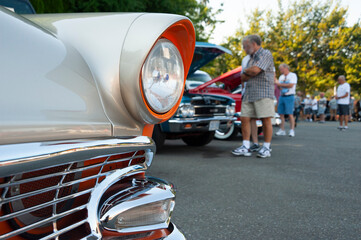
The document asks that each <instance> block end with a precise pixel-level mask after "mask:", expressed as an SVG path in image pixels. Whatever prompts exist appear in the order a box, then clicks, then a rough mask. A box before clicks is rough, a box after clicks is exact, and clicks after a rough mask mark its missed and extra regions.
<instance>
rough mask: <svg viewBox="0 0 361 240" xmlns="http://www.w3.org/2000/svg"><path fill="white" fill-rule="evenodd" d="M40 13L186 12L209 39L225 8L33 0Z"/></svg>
mask: <svg viewBox="0 0 361 240" xmlns="http://www.w3.org/2000/svg"><path fill="white" fill-rule="evenodd" d="M31 2H32V4H33V5H34V8H35V10H36V11H37V12H38V13H63V12H66V13H71V12H161V13H173V14H180V15H185V16H187V17H189V18H190V20H192V22H193V24H194V28H195V30H196V37H197V40H198V41H208V40H209V39H210V37H211V35H212V33H213V31H214V29H215V26H216V24H217V23H219V22H222V21H220V20H218V19H217V15H218V14H219V13H221V12H222V9H212V8H211V7H209V0H198V1H197V0H52V1H45V0H31Z"/></svg>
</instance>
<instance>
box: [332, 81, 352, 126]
mask: <svg viewBox="0 0 361 240" xmlns="http://www.w3.org/2000/svg"><path fill="white" fill-rule="evenodd" d="M337 81H338V83H339V85H338V87H337V92H336V100H337V108H338V112H339V115H340V117H339V120H340V125H339V126H338V129H339V130H346V129H348V126H347V123H348V116H349V104H350V92H351V87H350V84H348V83H347V82H346V78H345V76H344V75H340V76H339V77H338V78H337Z"/></svg>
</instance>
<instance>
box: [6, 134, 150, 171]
mask: <svg viewBox="0 0 361 240" xmlns="http://www.w3.org/2000/svg"><path fill="white" fill-rule="evenodd" d="M145 147H146V148H147V149H151V151H150V152H147V153H146V155H147V156H146V159H147V162H146V163H147V165H148V166H149V165H150V162H149V161H148V160H151V157H152V156H151V155H152V153H151V152H152V151H155V145H154V142H153V140H152V139H151V138H149V137H145V136H139V137H130V138H117V137H114V138H94V139H75V140H65V141H49V142H37V143H21V144H9V145H0V177H4V176H7V175H9V173H11V174H13V175H15V174H19V173H22V172H24V171H27V172H28V171H32V170H39V169H43V168H46V167H53V166H56V165H61V164H65V163H69V162H73V161H79V160H82V159H89V158H93V157H99V156H101V155H103V154H112V153H118V152H121V151H124V150H122V149H126V151H129V152H130V151H134V150H137V149H140V148H145Z"/></svg>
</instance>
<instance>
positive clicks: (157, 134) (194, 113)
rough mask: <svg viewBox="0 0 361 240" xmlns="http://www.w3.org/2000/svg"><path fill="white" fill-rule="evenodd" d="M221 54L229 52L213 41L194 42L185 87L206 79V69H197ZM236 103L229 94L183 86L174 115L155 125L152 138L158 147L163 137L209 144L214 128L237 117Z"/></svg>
mask: <svg viewBox="0 0 361 240" xmlns="http://www.w3.org/2000/svg"><path fill="white" fill-rule="evenodd" d="M224 53H228V54H231V51H229V50H228V49H226V48H224V47H222V46H218V45H215V44H211V43H203V42H196V47H195V51H194V56H193V60H192V64H191V67H190V70H189V73H188V77H187V81H186V86H187V85H189V84H191V83H194V82H197V81H198V80H199V79H202V80H203V79H207V80H209V79H210V77H209V75H208V74H207V73H206V74H207V75H208V76H206V77H203V76H204V74H203V73H205V72H200V71H199V69H200V68H201V67H203V66H204V65H206V64H207V63H209V62H210V61H212V60H213V59H215V58H216V57H217V56H219V55H221V54H224ZM197 70H198V71H197ZM198 76H200V77H198ZM202 80H201V81H200V82H201V83H202ZM235 106H236V104H235V101H234V99H233V98H232V97H229V96H225V95H222V94H213V93H212V94H208V93H194V92H191V90H189V89H185V92H184V94H183V98H182V101H181V104H180V106H179V108H178V111H177V112H176V114H175V115H173V117H172V118H171V119H169V120H168V121H166V122H164V123H161V124H159V125H156V126H155V127H154V131H153V139H154V141H155V143H156V145H157V148H158V149H160V148H161V147H162V146H163V144H164V142H165V140H166V139H182V140H183V141H184V142H185V143H186V144H187V145H189V146H203V145H206V144H208V143H210V142H211V141H212V139H213V137H214V134H215V132H216V130H218V129H227V128H229V126H231V125H232V124H233V121H234V120H235V119H236V118H235V117H234V114H235Z"/></svg>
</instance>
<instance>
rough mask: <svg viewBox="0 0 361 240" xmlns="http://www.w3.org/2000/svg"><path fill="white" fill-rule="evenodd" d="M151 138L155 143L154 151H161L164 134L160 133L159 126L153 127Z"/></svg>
mask: <svg viewBox="0 0 361 240" xmlns="http://www.w3.org/2000/svg"><path fill="white" fill-rule="evenodd" d="M152 138H153V140H154V142H155V146H156V147H157V149H156V151H159V150H160V149H162V147H163V145H164V141H165V134H164V133H163V132H162V130H161V129H160V126H159V125H154V129H153V135H152Z"/></svg>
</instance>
